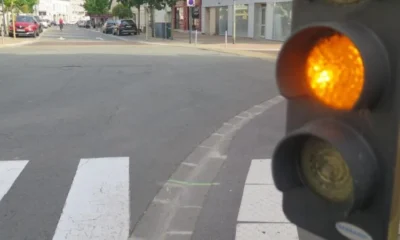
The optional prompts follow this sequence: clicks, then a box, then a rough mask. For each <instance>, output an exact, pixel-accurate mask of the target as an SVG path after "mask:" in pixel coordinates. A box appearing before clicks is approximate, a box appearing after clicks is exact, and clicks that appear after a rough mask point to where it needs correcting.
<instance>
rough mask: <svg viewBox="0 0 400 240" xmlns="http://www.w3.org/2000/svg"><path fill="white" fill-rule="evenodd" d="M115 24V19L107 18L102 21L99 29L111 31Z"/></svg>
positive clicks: (106, 31) (106, 32) (107, 32)
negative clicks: (102, 23)
mask: <svg viewBox="0 0 400 240" xmlns="http://www.w3.org/2000/svg"><path fill="white" fill-rule="evenodd" d="M115 25H116V21H115V20H112V19H110V20H107V21H106V22H105V23H104V25H103V26H102V27H101V30H102V32H103V33H105V34H109V33H113V31H114V28H115Z"/></svg>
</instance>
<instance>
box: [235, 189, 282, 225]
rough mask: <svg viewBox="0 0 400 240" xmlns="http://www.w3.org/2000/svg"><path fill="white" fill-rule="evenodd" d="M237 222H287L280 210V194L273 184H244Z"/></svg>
mask: <svg viewBox="0 0 400 240" xmlns="http://www.w3.org/2000/svg"><path fill="white" fill-rule="evenodd" d="M238 221H239V222H275V223H276V222H287V223H288V222H289V220H287V218H286V216H285V214H284V213H283V210H282V194H281V192H279V191H278V190H277V189H276V188H275V185H245V187H244V190H243V197H242V203H241V205H240V210H239V215H238Z"/></svg>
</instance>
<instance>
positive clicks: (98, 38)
mask: <svg viewBox="0 0 400 240" xmlns="http://www.w3.org/2000/svg"><path fill="white" fill-rule="evenodd" d="M96 40H101V41H103V40H104V39H102V38H101V37H97V38H96Z"/></svg>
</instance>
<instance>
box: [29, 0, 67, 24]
mask: <svg viewBox="0 0 400 240" xmlns="http://www.w3.org/2000/svg"><path fill="white" fill-rule="evenodd" d="M70 7H71V5H70V1H68V0H40V1H39V4H38V5H37V8H36V11H37V12H38V15H39V16H41V17H42V18H44V19H49V20H54V21H58V19H60V18H63V20H64V22H66V23H67V22H69V21H70V17H71V16H70V14H71V10H70Z"/></svg>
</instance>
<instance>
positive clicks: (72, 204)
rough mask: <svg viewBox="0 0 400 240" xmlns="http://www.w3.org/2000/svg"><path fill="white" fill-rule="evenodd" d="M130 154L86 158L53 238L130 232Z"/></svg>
mask: <svg viewBox="0 0 400 240" xmlns="http://www.w3.org/2000/svg"><path fill="white" fill-rule="evenodd" d="M129 204H130V202H129V158H128V157H120V158H97V159H95V158H94V159H82V160H81V161H80V163H79V166H78V169H77V172H76V175H75V177H74V180H73V182H72V185H71V189H70V191H69V193H68V197H67V200H66V203H65V206H64V209H63V212H62V214H61V217H60V221H59V222H58V225H57V229H56V231H55V234H54V237H53V240H76V239H85V240H89V239H93V240H94V239H96V240H113V239H115V240H120V239H121V240H122V239H127V238H128V235H129V224H130V222H129V221H130V209H129Z"/></svg>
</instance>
